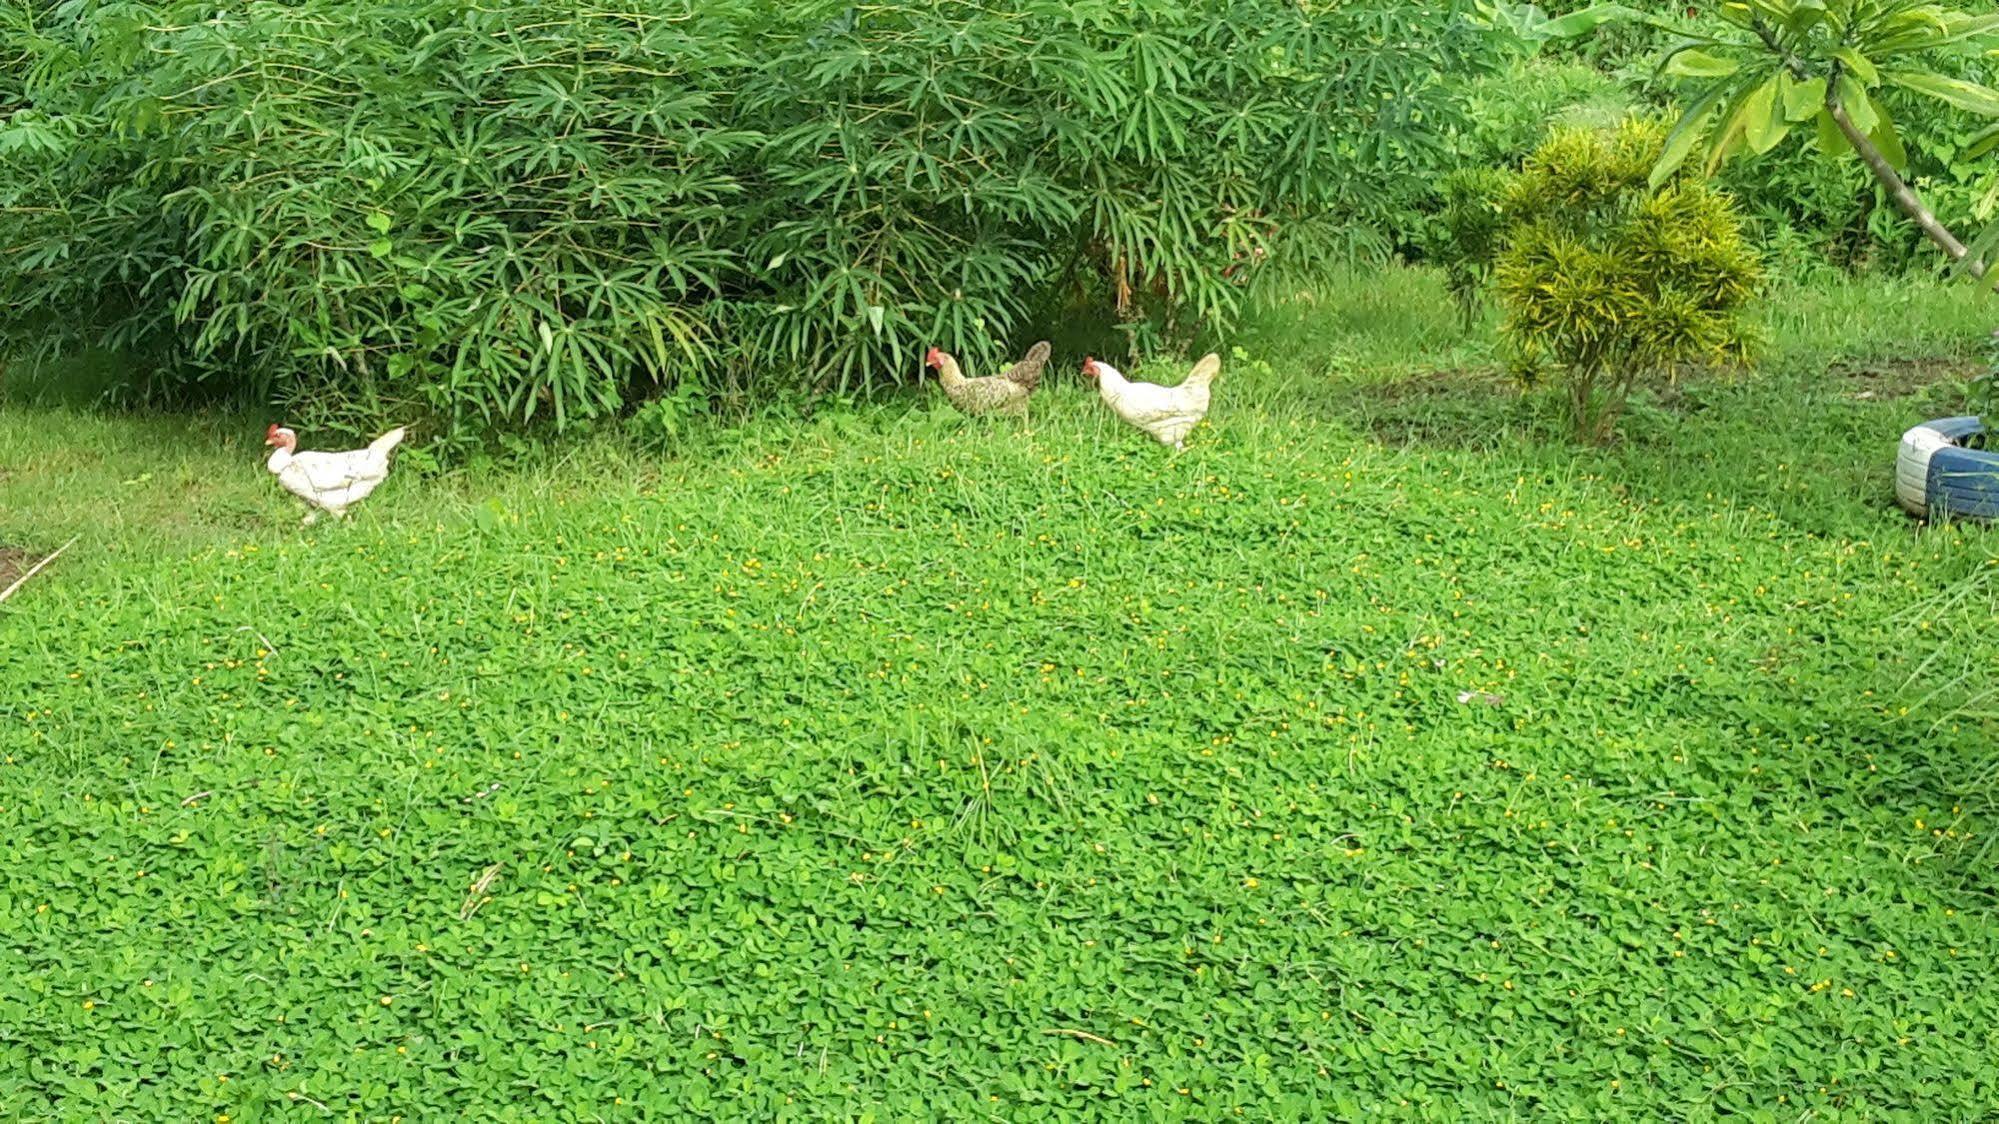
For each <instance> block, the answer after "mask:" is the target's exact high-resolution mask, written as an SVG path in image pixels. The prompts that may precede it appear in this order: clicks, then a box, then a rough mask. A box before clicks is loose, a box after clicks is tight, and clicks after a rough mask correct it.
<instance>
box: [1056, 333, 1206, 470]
mask: <svg viewBox="0 0 1999 1124" xmlns="http://www.w3.org/2000/svg"><path fill="white" fill-rule="evenodd" d="M1221 371H1222V357H1221V356H1219V355H1207V356H1203V357H1202V359H1201V361H1200V362H1199V363H1196V364H1194V369H1193V370H1192V371H1190V372H1188V374H1187V377H1186V378H1185V379H1183V380H1181V383H1180V385H1179V386H1160V385H1159V384H1158V383H1150V382H1133V381H1131V380H1130V379H1128V378H1125V377H1124V373H1123V372H1121V371H1119V370H1118V369H1117V368H1116V367H1113V366H1111V365H1110V364H1109V363H1106V362H1104V361H1103V360H1101V359H1085V360H1083V377H1084V378H1091V379H1095V380H1097V394H1098V395H1100V396H1101V397H1102V398H1103V400H1104V402H1105V403H1106V404H1107V405H1109V406H1110V408H1111V409H1112V410H1115V411H1117V416H1118V417H1121V418H1123V419H1124V420H1125V421H1127V422H1129V423H1130V424H1132V425H1134V426H1137V427H1138V428H1139V429H1142V430H1144V431H1145V432H1147V433H1150V434H1151V435H1152V437H1153V440H1155V441H1158V442H1159V443H1160V444H1161V445H1171V446H1172V447H1173V448H1175V449H1184V448H1186V447H1187V444H1186V438H1187V434H1188V433H1189V432H1191V431H1192V430H1193V428H1194V427H1195V426H1197V425H1199V424H1201V419H1202V418H1204V417H1207V416H1208V385H1209V384H1210V383H1212V382H1214V381H1215V376H1216V375H1218V374H1220V373H1221Z"/></svg>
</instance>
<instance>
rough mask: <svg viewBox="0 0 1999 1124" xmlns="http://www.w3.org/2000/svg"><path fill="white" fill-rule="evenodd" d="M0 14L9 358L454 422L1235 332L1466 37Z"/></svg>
mask: <svg viewBox="0 0 1999 1124" xmlns="http://www.w3.org/2000/svg"><path fill="white" fill-rule="evenodd" d="M4 11H5V15H6V32H5V38H4V39H0V44H4V46H0V55H3V56H5V57H7V58H8V59H10V60H12V61H17V62H19V63H20V64H21V65H20V67H19V70H18V71H17V72H16V73H15V74H13V75H10V76H9V77H8V78H7V79H5V80H0V81H4V82H5V86H4V87H0V111H6V110H11V114H10V115H9V116H7V117H6V118H5V120H4V123H0V309H4V311H0V346H13V347H19V346H22V345H41V346H46V347H61V346H67V345H69V344H71V343H73V342H75V340H77V339H100V340H107V341H109V342H111V343H113V344H115V345H118V346H121V347H123V348H126V349H128V350H129V351H131V352H132V353H134V354H135V355H137V356H139V357H140V362H139V363H137V364H136V365H135V368H134V369H135V370H137V371H140V372H143V376H144V377H145V378H147V379H149V380H153V381H154V382H155V383H157V384H158V385H159V386H160V387H163V388H166V389H187V388H189V387H200V386H203V385H220V386H226V387H247V388H249V389H250V390H251V391H252V392H253V393H254V394H255V395H256V396H258V397H260V398H267V399H275V400H278V401H282V402H287V403H290V404H293V405H295V406H296V407H297V408H299V409H301V410H304V411H306V412H308V413H311V412H313V411H314V410H315V409H318V410H324V409H326V408H330V407H332V406H334V405H352V406H354V407H358V409H359V410H360V411H361V412H364V413H367V414H371V415H382V414H388V413H407V412H412V411H421V412H423V413H426V414H428V415H430V416H432V417H433V418H434V419H435V420H437V421H438V422H439V423H440V425H441V427H442V428H443V429H445V430H446V431H450V432H468V431H473V430H479V429H484V428H487V427H490V426H492V425H495V424H501V423H505V424H518V423H520V422H523V421H528V420H532V419H535V418H537V417H548V418H551V419H553V420H554V421H555V422H557V423H565V422H573V421H577V420H582V419H589V418H592V417H597V416H602V415H604V414H606V413H609V412H612V411H616V410H618V409H620V408H622V407H624V406H625V405H627V404H628V403H630V402H631V401H632V400H633V399H634V397H635V396H638V395H643V394H646V393H649V392H650V390H651V388H653V387H656V386H659V385H661V384H681V383H687V384H693V385H698V386H701V387H704V388H709V389H723V388H726V387H729V386H740V385H742V384H743V383H745V382H748V381H752V380H760V379H761V380H769V379H771V378H773V377H775V378H780V379H789V380H802V381H803V382H805V383H806V384H808V385H811V386H813V387H820V388H824V387H858V386H863V385H870V384H874V383H879V382H883V381H887V380H893V379H896V378H900V377H903V376H906V375H912V374H914V373H915V372H916V371H917V368H918V363H919V359H920V356H921V355H922V353H923V350H924V346H925V345H926V344H929V343H937V342H942V343H945V344H948V345H949V346H950V347H951V348H952V349H954V350H956V351H958V352H960V353H963V354H965V355H966V356H967V358H968V359H970V360H971V361H972V362H973V363H975V364H981V365H982V364H984V363H987V362H989V361H991V360H993V359H995V358H997V356H998V355H999V354H1000V353H1001V352H1002V351H1003V350H1005V349H1006V347H1008V346H1010V345H1011V344H1013V343H1016V342H1018V341H1019V339H1020V337H1021V336H1022V334H1023V333H1024V332H1025V331H1026V330H1028V328H1029V325H1030V321H1032V320H1034V319H1036V318H1037V316H1039V317H1040V318H1041V319H1043V320H1046V319H1048V318H1050V317H1051V316H1052V315H1054V313H1055V311H1057V310H1060V309H1062V308H1065V307H1069V306H1073V305H1075V304H1077V303H1078V302H1082V303H1085V304H1089V305H1092V306H1095V307H1101V308H1103V309H1104V310H1105V311H1106V313H1107V315H1106V316H1105V317H1104V318H1103V319H1104V320H1105V322H1106V323H1109V322H1111V321H1112V319H1113V318H1115V319H1119V320H1124V321H1128V322H1137V321H1139V320H1141V319H1144V318H1145V317H1146V315H1147V314H1150V318H1151V320H1152V322H1154V323H1155V324H1158V325H1160V326H1162V327H1163V328H1164V329H1165V330H1168V331H1177V332H1183V333H1184V332H1185V331H1187V330H1191V329H1193V328H1197V327H1216V326H1221V325H1225V324H1226V323H1227V322H1228V321H1229V320H1230V318H1231V317H1232V316H1233V315H1234V314H1235V313H1236V311H1237V310H1238V309H1239V307H1240V304H1241V300H1242V295H1243V288H1242V286H1243V284H1244V282H1245V280H1246V279H1247V278H1250V277H1252V276H1253V275H1254V271H1253V269H1251V268H1248V267H1251V266H1254V265H1255V264H1256V263H1258V262H1262V261H1265V260H1276V261H1278V262H1280V263H1283V262H1290V263H1292V264H1298V263H1301V262H1302V263H1309V262H1311V261H1313V260H1317V259H1323V258H1326V257H1329V256H1335V255H1341V254H1349V253H1351V252H1352V251H1353V250H1355V249H1356V248H1360V249H1366V248H1369V247H1372V248H1373V249H1374V250H1375V251H1376V252H1385V251H1386V249H1387V248H1389V247H1390V246H1391V245H1392V237H1391V235H1390V234H1385V233H1381V232H1382V231H1385V230H1392V228H1393V226H1394V221H1395V220H1396V219H1397V218H1398V217H1399V216H1401V215H1403V214H1406V213H1407V212H1408V211H1409V210H1410V209H1411V208H1413V207H1414V206H1415V204H1416V201H1417V200H1418V199H1419V198H1420V197H1421V196H1422V195H1423V193H1424V192H1425V191H1426V190H1427V185H1428V182H1429V177H1430V175H1431V174H1432V173H1433V171H1434V170H1435V169H1436V168H1437V167H1439V166H1440V165H1441V163H1442V162H1443V160H1444V159H1445V151H1444V149H1443V147H1442V144H1443V139H1444V133H1443V130H1444V128H1445V127H1446V125H1447V124H1448V122H1449V121H1450V119H1451V113H1452V110H1451V106H1452V104H1453V102H1454V99H1455V95H1454V94H1453V93H1452V92H1451V91H1450V90H1448V89H1447V88H1446V86H1445V85H1444V75H1445V74H1446V73H1448V72H1451V71H1464V70H1466V69H1472V68H1475V65H1474V64H1475V60H1474V59H1473V58H1472V57H1471V56H1470V55H1468V54H1466V52H1467V51H1469V50H1470V49H1471V48H1472V47H1474V46H1475V45H1476V43H1477V40H1476V39H1475V38H1474V36H1475V35H1476V31H1475V29H1473V28H1471V27H1470V26H1469V25H1468V24H1466V23H1465V22H1464V21H1462V20H1461V19H1460V18H1459V17H1458V16H1457V15H1456V14H1455V13H1454V12H1453V10H1452V5H1450V4H1448V3H1433V4H1419V5H1408V4H1401V3H1391V2H1389V0H1361V2H1357V3H1350V4H1341V5H1332V6H1311V7H1307V6H1301V5H1294V4H1284V3H1238V2H1234V0H1154V2H1149V3H1144V4H1122V3H1108V2H1106V3H1090V4H1073V3H1058V2H1055V0H1020V2H1017V3H1011V4H1007V5H1002V6H994V7H985V6H980V5H975V4H969V3H961V2H957V0H906V2H897V3H888V4H877V5H869V6H866V7H854V6H850V5H849V4H847V3H844V2H834V0H812V2H807V3H800V4H789V5H766V4H760V3H751V2H748V0H723V2H714V3H711V2H706V0H703V2H700V3H694V2H691V0H648V2H645V3H638V4H630V5H623V6H618V7H611V8H605V7H600V6H595V5H578V4H574V3H569V2H566V0H565V2H561V3H555V2H549V0H530V2H524V3H510V4H504V5H492V6H482V5H479V4H475V3H471V2H470V0H396V2H394V3H379V2H377V0H304V2H299V3H278V2H274V0H256V2H252V3H248V4H243V5H233V6H230V7H228V8H226V9H224V10H222V11H219V12H218V11H217V10H216V9H215V7H214V5H212V4H204V3H193V2H172V3H153V4H116V5H89V4H75V5H72V4H62V5H49V4H46V3H39V2H33V0H27V2H24V0H10V2H9V3H8V4H6V5H5V8H4ZM1439 63H1442V64H1444V65H1442V66H1440V65H1439ZM1357 184H1364V185H1365V190H1354V186H1355V185H1357Z"/></svg>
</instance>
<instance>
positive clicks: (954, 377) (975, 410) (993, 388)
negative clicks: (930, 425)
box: [923, 340, 1048, 417]
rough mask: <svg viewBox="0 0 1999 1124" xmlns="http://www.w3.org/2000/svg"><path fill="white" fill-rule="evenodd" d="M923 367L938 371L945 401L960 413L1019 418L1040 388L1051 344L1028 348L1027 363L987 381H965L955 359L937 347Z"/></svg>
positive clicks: (924, 361)
mask: <svg viewBox="0 0 1999 1124" xmlns="http://www.w3.org/2000/svg"><path fill="white" fill-rule="evenodd" d="M923 364H924V366H926V367H935V368H937V381H938V382H940V383H942V384H943V386H944V397H946V398H949V399H950V400H951V405H953V406H956V407H957V408H958V412H959V413H962V414H969V415H971V416H972V417H979V416H981V415H984V414H1007V415H1010V416H1014V417H1019V416H1024V415H1025V414H1026V413H1027V399H1028V396H1029V395H1031V394H1033V393H1034V388H1035V387H1037V386H1039V385H1041V369H1042V368H1043V367H1046V366H1047V365H1048V341H1046V340H1043V341H1042V342H1040V343H1037V344H1035V345H1034V346H1033V347H1030V348H1028V349H1027V357H1026V358H1025V359H1022V360H1021V361H1020V362H1018V363H1015V364H1014V365H1013V366H1011V367H1008V368H1007V369H1006V370H1005V371H1002V372H1000V373H999V374H997V375H993V376H990V377H988V378H982V379H971V378H966V377H965V373H964V372H963V371H960V370H959V369H958V361H957V360H956V359H953V358H952V357H951V356H949V355H947V354H945V353H944V352H942V351H939V350H938V349H937V348H934V347H933V348H931V349H930V354H928V355H926V356H924V357H923Z"/></svg>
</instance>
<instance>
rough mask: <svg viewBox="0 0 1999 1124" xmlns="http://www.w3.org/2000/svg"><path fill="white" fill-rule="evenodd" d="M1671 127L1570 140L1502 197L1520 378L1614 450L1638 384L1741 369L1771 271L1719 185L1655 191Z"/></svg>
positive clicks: (1636, 124) (1498, 273)
mask: <svg viewBox="0 0 1999 1124" xmlns="http://www.w3.org/2000/svg"><path fill="white" fill-rule="evenodd" d="M1664 144H1665V128H1664V126H1663V125H1661V124H1660V123H1658V122H1656V121H1652V120H1649V119H1644V118H1635V119H1632V120H1629V121H1626V122H1624V123H1623V124H1621V125H1619V126H1617V127H1616V128H1613V129H1610V130H1592V129H1583V128H1577V129H1564V130H1558V131H1557V132H1555V133H1554V134H1553V135H1551V136H1550V137H1549V138H1548V140H1547V141H1545V142H1544V143H1543V144H1542V145H1541V147H1540V148H1539V149H1537V150H1536V151H1535V153H1534V154H1533V156H1531V157H1530V158H1529V159H1528V160H1527V161H1526V163H1525V165H1524V166H1523V167H1522V168H1521V170H1520V171H1519V172H1517V173H1515V174H1514V175H1513V177H1512V179H1511V182H1510V183H1509V184H1508V185H1507V186H1506V190H1505V192H1504V194H1503V196H1502V198H1501V202H1500V210H1501V214H1502V217H1503V221H1502V230H1501V234H1500V237H1499V239H1498V240H1497V258H1496V261H1495V263H1494V269H1493V277H1494V280H1495V282H1496V289H1497V292H1498V296H1499V301H1500V305H1501V307H1502V309H1503V310H1504V313H1505V321H1504V323H1503V325H1502V327H1501V331H1502V333H1503V334H1504V336H1505V338H1506V341H1507V344H1508V346H1509V348H1510V350H1511V351H1512V353H1513V359H1514V362H1515V370H1516V373H1518V374H1519V375H1520V376H1521V377H1522V378H1523V379H1525V380H1527V381H1529V382H1535V381H1540V380H1542V379H1552V380H1554V381H1559V382H1561V383H1562V384H1563V385H1564V386H1565V388H1566V390H1567V392H1568V402H1569V408H1570V411H1571V416H1572V418H1573V420H1574V423H1575V432H1576V437H1577V438H1578V439H1579V440H1581V441H1584V442H1586V443H1590V444H1601V443H1603V442H1604V441H1606V440H1608V439H1609V438H1610V436H1611V434H1612V433H1613V432H1614V430H1615V427H1616V424H1617V419H1618V417H1619V415H1620V414H1622V413H1623V410H1624V405H1625V402H1626V401H1627V400H1628V398H1629V397H1630V394H1631V390H1632V388H1633V387H1634V386H1637V385H1639V384H1640V383H1642V382H1645V381H1648V380H1659V379H1670V378H1672V377H1674V376H1675V375H1676V374H1677V373H1678V372H1680V371H1682V370H1684V369H1687V368H1690V367H1717V366H1723V365H1728V364H1734V363H1739V362H1740V361H1741V360H1742V358H1743V356H1744V354H1745V351H1746V348H1747V337H1746V332H1745V326H1744V323H1743V320H1742V316H1741V313H1742V310H1743V307H1744V306H1745V305H1746V304H1747V302H1748V301H1749V299H1750V298H1751V297H1752V296H1753V295H1754V294H1755V292H1756V290H1757V287H1758V285H1759V283H1760V281H1761V278H1762V271H1761V268H1760V266H1759V264H1758V262H1757V259H1756V255H1755V253H1754V251H1753V250H1752V249H1751V248H1750V246H1749V244H1748V243H1747V241H1745V240H1744V238H1743V236H1742V231H1741V227H1740V224H1739V223H1738V221H1737V219H1736V215H1735V211H1734V207H1733V204H1732V203H1731V202H1730V200H1729V199H1728V197H1727V196H1725V195H1723V194H1721V193H1719V192H1717V191H1716V190H1714V189H1713V188H1711V187H1709V186H1708V185H1707V184H1706V183H1704V182H1702V181H1700V180H1698V179H1694V178H1691V177H1688V178H1675V179H1671V180H1669V181H1668V182H1667V183H1666V184H1664V185H1663V186H1661V187H1660V188H1659V189H1658V190H1656V191H1654V190H1653V189H1652V187H1651V185H1650V183H1649V182H1648V177H1649V176H1650V175H1651V172H1652V169H1653V167H1654V165H1655V164H1657V162H1658V160H1659V154H1660V152H1661V150H1662V149H1663V147H1664Z"/></svg>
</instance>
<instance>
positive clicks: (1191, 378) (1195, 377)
mask: <svg viewBox="0 0 1999 1124" xmlns="http://www.w3.org/2000/svg"><path fill="white" fill-rule="evenodd" d="M1221 373H1222V357H1221V356H1219V355H1216V354H1214V353H1213V352H1209V353H1208V354H1206V355H1204V356H1202V357H1201V361H1200V362H1199V363H1196V364H1194V369H1193V370H1192V371H1191V372H1189V373H1188V375H1187V382H1186V385H1188V386H1207V385H1208V384H1209V383H1212V382H1214V381H1215V376H1216V375H1219V374H1221Z"/></svg>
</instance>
